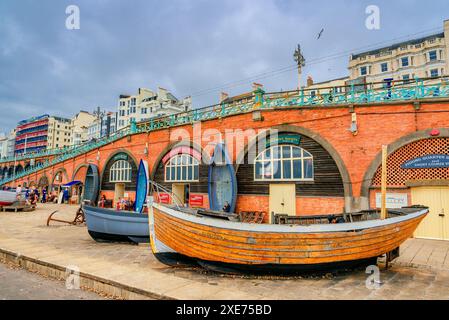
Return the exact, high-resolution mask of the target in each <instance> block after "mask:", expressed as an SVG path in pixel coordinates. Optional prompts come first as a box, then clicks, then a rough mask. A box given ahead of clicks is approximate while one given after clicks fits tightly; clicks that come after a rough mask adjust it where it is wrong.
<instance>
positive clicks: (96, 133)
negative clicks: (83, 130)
mask: <svg viewBox="0 0 449 320" xmlns="http://www.w3.org/2000/svg"><path fill="white" fill-rule="evenodd" d="M116 131H117V112H106V113H104V114H102V115H101V116H100V117H98V116H97V118H96V119H95V120H94V121H93V122H92V123H91V124H90V126H89V127H88V128H87V140H89V141H90V140H93V139H100V138H103V137H109V136H110V135H111V134H113V133H114V132H116Z"/></svg>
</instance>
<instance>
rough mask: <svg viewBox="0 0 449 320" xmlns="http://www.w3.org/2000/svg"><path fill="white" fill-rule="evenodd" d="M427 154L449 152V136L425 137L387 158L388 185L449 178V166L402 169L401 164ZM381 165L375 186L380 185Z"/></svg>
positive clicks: (398, 185) (375, 176)
mask: <svg viewBox="0 0 449 320" xmlns="http://www.w3.org/2000/svg"><path fill="white" fill-rule="evenodd" d="M427 154H449V138H433V139H423V140H419V141H416V142H412V143H410V144H408V145H406V146H403V147H402V148H400V149H398V150H396V151H395V152H394V153H392V154H391V155H390V156H388V159H387V185H388V186H390V187H403V186H405V181H407V180H439V179H449V168H431V169H402V168H401V165H402V164H403V163H404V162H406V161H408V160H411V159H414V158H417V157H421V156H423V155H427ZM380 183H381V167H380V166H379V168H377V171H376V173H375V174H374V178H373V181H372V184H371V185H372V186H373V187H378V186H380Z"/></svg>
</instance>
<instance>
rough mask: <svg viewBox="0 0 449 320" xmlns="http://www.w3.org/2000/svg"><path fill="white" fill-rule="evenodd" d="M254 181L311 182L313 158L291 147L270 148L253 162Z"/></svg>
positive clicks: (303, 151) (297, 148)
mask: <svg viewBox="0 0 449 320" xmlns="http://www.w3.org/2000/svg"><path fill="white" fill-rule="evenodd" d="M254 180H257V181H313V156H312V155H311V154H310V153H309V152H307V151H306V150H304V149H302V148H300V147H296V146H292V145H279V146H272V147H270V148H267V149H265V150H264V151H263V152H261V153H260V154H259V155H258V156H257V158H256V160H254Z"/></svg>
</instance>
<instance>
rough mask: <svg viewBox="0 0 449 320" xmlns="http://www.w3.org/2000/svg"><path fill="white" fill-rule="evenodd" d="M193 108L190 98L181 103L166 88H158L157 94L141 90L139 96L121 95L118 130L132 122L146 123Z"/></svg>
mask: <svg viewBox="0 0 449 320" xmlns="http://www.w3.org/2000/svg"><path fill="white" fill-rule="evenodd" d="M191 107H192V101H191V98H190V97H187V98H184V99H182V100H181V101H180V100H178V99H177V98H176V97H175V96H174V95H173V94H171V93H170V92H169V91H168V90H166V89H164V88H158V90H157V92H153V91H151V90H149V89H145V88H139V89H138V92H137V95H133V96H130V95H120V98H119V105H118V116H117V130H120V129H122V128H124V127H126V126H128V125H129V124H130V122H131V121H135V122H141V121H146V120H149V119H151V118H155V117H163V116H167V115H171V114H175V113H178V112H183V111H188V110H190V109H191Z"/></svg>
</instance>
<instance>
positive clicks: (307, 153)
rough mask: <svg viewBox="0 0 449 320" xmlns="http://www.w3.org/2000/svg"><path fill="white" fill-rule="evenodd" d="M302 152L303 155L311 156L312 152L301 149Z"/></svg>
mask: <svg viewBox="0 0 449 320" xmlns="http://www.w3.org/2000/svg"><path fill="white" fill-rule="evenodd" d="M302 151H303V152H304V157H311V156H312V154H310V153H309V152H307V151H306V150H304V149H303V150H302Z"/></svg>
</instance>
